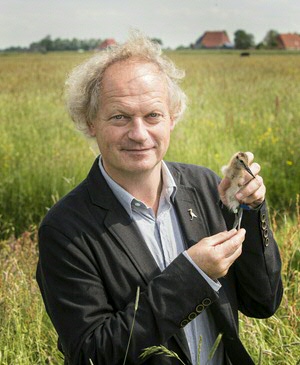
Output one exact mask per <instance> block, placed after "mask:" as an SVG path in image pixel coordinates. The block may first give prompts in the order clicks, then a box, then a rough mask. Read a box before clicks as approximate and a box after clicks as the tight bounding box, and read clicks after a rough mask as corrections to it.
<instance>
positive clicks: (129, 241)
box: [87, 158, 160, 283]
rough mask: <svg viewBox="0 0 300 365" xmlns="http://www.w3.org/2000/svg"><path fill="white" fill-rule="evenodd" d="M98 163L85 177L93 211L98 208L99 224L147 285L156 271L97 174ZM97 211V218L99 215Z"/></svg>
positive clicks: (140, 239)
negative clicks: (107, 231)
mask: <svg viewBox="0 0 300 365" xmlns="http://www.w3.org/2000/svg"><path fill="white" fill-rule="evenodd" d="M98 160H99V159H98V158H97V159H96V161H95V162H94V164H93V166H92V168H91V171H90V173H89V174H88V177H87V188H88V191H89V195H90V198H91V201H92V204H93V205H95V206H97V208H102V209H101V215H102V216H101V218H100V217H99V219H100V221H104V225H105V226H106V228H107V229H108V230H109V232H110V233H111V234H112V235H113V236H114V237H115V238H116V239H117V241H118V242H119V243H120V244H121V245H122V246H123V247H124V250H125V252H127V254H128V256H129V257H130V259H131V260H132V262H133V264H134V265H135V267H136V268H137V270H138V271H139V273H140V275H141V277H142V278H143V279H144V280H145V282H146V283H147V282H148V281H149V280H151V279H152V278H153V277H154V276H156V275H158V274H159V273H160V269H159V267H158V266H157V264H156V262H155V259H154V258H153V256H152V254H151V252H150V250H149V249H148V247H147V244H146V242H145V241H144V239H143V236H142V235H141V233H140V231H139V229H138V227H137V226H136V224H135V223H134V222H133V221H132V220H131V219H130V217H129V215H128V214H127V212H126V211H125V209H124V208H123V206H122V205H121V204H120V203H119V201H118V199H117V198H116V197H115V195H114V194H113V192H112V191H111V189H110V188H109V186H108V185H107V183H106V181H105V179H104V177H103V176H102V174H101V172H100V169H99V166H98ZM103 209H104V214H103ZM97 211H98V213H99V214H100V211H99V210H97ZM103 217H104V218H103Z"/></svg>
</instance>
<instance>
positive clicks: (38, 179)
mask: <svg viewBox="0 0 300 365" xmlns="http://www.w3.org/2000/svg"><path fill="white" fill-rule="evenodd" d="M89 56H90V55H85V54H83V55H82V54H75V53H57V54H55V53H54V54H49V55H32V54H29V55H24V54H22V55H6V56H5V55H2V56H1V55H0V90H1V92H0V135H1V142H0V169H1V170H0V171H1V172H0V173H1V178H0V234H1V235H2V237H9V236H10V234H11V233H13V230H15V233H16V234H17V235H19V234H20V233H22V232H23V231H24V230H25V229H27V228H28V227H29V226H30V224H32V223H35V224H38V223H39V221H40V219H41V217H42V216H44V214H45V213H46V210H47V208H48V207H50V206H51V205H52V204H53V202H54V201H55V200H57V199H58V198H59V197H61V196H62V195H64V194H65V193H66V192H67V191H69V190H70V189H71V188H72V187H73V186H75V185H76V184H77V183H78V182H79V181H80V180H81V179H83V178H84V177H85V176H86V173H87V171H88V169H89V167H90V165H91V162H92V160H93V159H94V154H93V153H92V152H91V150H90V149H89V147H88V144H87V142H86V141H85V140H84V138H83V137H81V136H80V135H79V133H76V132H74V129H73V125H72V122H70V120H69V118H68V116H67V115H66V112H65V109H64V101H63V84H64V80H65V78H66V75H67V73H68V72H69V71H70V69H71V68H72V67H73V66H74V65H76V64H78V63H80V62H81V61H83V59H84V58H87V57H89ZM170 57H171V58H173V59H174V60H175V62H176V63H177V64H178V65H179V66H180V67H182V68H183V69H185V70H186V73H187V77H186V79H185V81H184V83H183V88H184V90H185V91H186V93H187V95H188V97H189V108H188V111H187V113H186V116H185V118H184V120H183V121H182V122H181V123H179V125H178V126H177V127H176V129H175V131H174V133H173V136H172V141H171V147H170V150H169V152H168V154H167V156H166V157H167V159H170V160H177V161H185V162H189V163H197V164H202V165H205V166H208V167H210V168H212V169H213V170H215V171H216V172H218V173H219V172H220V166H222V165H224V164H225V163H227V162H228V159H229V157H230V156H231V155H232V154H233V153H234V152H236V151H237V150H250V151H252V152H253V153H254V154H255V156H256V159H257V161H259V163H260V164H261V165H262V168H263V170H262V175H263V177H264V179H265V182H266V185H267V186H268V201H269V204H270V206H271V207H272V209H275V210H279V211H281V210H282V211H284V210H285V209H286V208H287V207H288V206H289V205H293V204H294V199H295V196H296V194H297V193H298V192H299V180H300V162H299V160H300V159H299V157H300V156H299V154H300V152H299V151H300V108H299V105H300V68H299V60H300V58H299V56H298V55H288V56H281V55H272V56H268V55H265V56H258V55H254V56H251V57H249V58H240V57H239V56H238V55H237V54H236V53H232V54H225V55H224V54H220V53H212V54H207V53H201V52H195V53H191V52H189V53H187V54H185V53H183V54H181V53H175V52H174V53H171V54H170Z"/></svg>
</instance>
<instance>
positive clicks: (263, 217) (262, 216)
mask: <svg viewBox="0 0 300 365" xmlns="http://www.w3.org/2000/svg"><path fill="white" fill-rule="evenodd" d="M260 220H261V221H262V222H265V221H266V215H265V214H264V213H263V214H262V215H261V216H260Z"/></svg>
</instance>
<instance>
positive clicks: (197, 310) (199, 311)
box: [196, 304, 204, 313]
mask: <svg viewBox="0 0 300 365" xmlns="http://www.w3.org/2000/svg"><path fill="white" fill-rule="evenodd" d="M203 310H204V305H203V304H198V305H197V307H196V312H197V313H201V312H202V311H203Z"/></svg>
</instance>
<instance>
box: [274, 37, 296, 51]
mask: <svg viewBox="0 0 300 365" xmlns="http://www.w3.org/2000/svg"><path fill="white" fill-rule="evenodd" d="M277 43H278V48H279V49H290V50H300V35H298V34H295V33H294V34H292V33H287V34H279V35H278V37H277Z"/></svg>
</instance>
